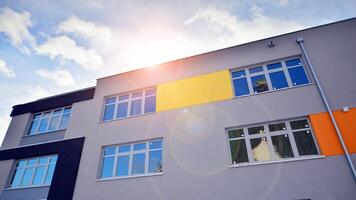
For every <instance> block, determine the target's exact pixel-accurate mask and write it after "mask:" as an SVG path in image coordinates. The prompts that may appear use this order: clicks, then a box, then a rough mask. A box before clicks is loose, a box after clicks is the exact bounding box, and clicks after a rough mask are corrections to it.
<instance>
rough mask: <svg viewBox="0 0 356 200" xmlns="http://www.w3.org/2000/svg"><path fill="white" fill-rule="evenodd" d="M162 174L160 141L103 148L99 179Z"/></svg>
mask: <svg viewBox="0 0 356 200" xmlns="http://www.w3.org/2000/svg"><path fill="white" fill-rule="evenodd" d="M161 172H162V139H159V140H151V141H148V142H140V143H134V144H125V145H119V146H110V147H105V148H104V151H103V160H102V165H101V173H100V177H101V178H109V177H122V176H135V175H142V174H157V173H161Z"/></svg>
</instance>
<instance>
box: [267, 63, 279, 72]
mask: <svg viewBox="0 0 356 200" xmlns="http://www.w3.org/2000/svg"><path fill="white" fill-rule="evenodd" d="M278 68H282V64H281V63H274V64H270V65H267V69H268V70H271V69H278Z"/></svg>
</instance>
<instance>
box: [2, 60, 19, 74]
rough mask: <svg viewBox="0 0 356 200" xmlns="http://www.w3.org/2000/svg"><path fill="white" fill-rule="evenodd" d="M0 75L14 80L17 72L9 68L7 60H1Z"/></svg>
mask: <svg viewBox="0 0 356 200" xmlns="http://www.w3.org/2000/svg"><path fill="white" fill-rule="evenodd" d="M0 74H3V75H4V76H6V77H9V78H13V77H15V76H16V74H15V71H14V70H13V69H11V68H10V67H9V66H7V64H6V62H5V60H2V59H1V58H0Z"/></svg>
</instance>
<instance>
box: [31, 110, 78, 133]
mask: <svg viewBox="0 0 356 200" xmlns="http://www.w3.org/2000/svg"><path fill="white" fill-rule="evenodd" d="M71 109H72V108H71V107H67V108H60V109H56V110H52V111H46V112H43V113H36V114H34V116H33V119H32V122H31V126H30V130H29V132H28V135H36V134H42V133H47V132H51V131H57V130H62V129H66V128H67V126H68V122H69V117H70V112H71Z"/></svg>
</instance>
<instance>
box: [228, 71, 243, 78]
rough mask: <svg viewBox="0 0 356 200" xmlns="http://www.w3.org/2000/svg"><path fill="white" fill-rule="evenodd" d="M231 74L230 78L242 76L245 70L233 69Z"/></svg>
mask: <svg viewBox="0 0 356 200" xmlns="http://www.w3.org/2000/svg"><path fill="white" fill-rule="evenodd" d="M231 76H232V78H239V77H243V76H246V72H245V70H240V71H234V72H231Z"/></svg>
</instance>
